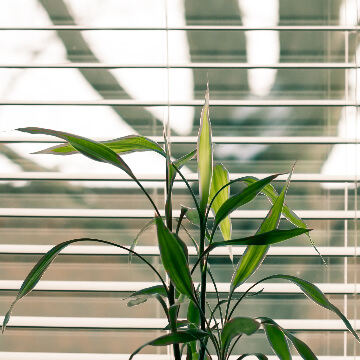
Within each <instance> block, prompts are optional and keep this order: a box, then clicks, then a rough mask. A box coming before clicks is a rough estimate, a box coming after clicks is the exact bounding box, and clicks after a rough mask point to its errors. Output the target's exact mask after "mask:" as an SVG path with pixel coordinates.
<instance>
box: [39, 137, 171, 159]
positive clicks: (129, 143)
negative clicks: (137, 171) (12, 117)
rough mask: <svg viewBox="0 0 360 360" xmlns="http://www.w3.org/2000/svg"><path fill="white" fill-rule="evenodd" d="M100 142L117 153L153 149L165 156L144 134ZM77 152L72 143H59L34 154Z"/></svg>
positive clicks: (155, 143)
mask: <svg viewBox="0 0 360 360" xmlns="http://www.w3.org/2000/svg"><path fill="white" fill-rule="evenodd" d="M101 144H103V145H106V146H107V147H108V148H110V149H111V150H113V151H114V152H116V153H117V154H122V155H124V154H130V153H133V152H137V151H155V152H157V153H159V154H160V155H162V156H165V152H164V150H163V149H162V147H161V146H160V145H159V144H158V143H157V142H155V141H153V140H151V139H149V138H147V137H145V136H139V135H129V136H124V137H121V138H118V139H113V140H107V141H101ZM77 153H78V151H77V150H76V149H75V148H74V147H73V146H72V145H69V144H60V145H56V146H52V147H50V148H48V149H45V150H41V151H38V152H36V153H35V154H53V155H72V154H77Z"/></svg>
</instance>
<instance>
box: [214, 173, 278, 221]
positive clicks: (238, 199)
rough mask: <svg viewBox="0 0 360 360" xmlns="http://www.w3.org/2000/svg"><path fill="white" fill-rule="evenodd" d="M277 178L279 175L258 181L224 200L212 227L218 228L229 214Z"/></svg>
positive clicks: (253, 197)
mask: <svg viewBox="0 0 360 360" xmlns="http://www.w3.org/2000/svg"><path fill="white" fill-rule="evenodd" d="M278 176H279V174H275V175H271V176H269V177H267V178H265V179H262V180H259V181H257V182H256V183H254V184H251V185H249V186H248V187H246V188H245V189H243V190H242V191H241V192H239V193H238V194H236V195H234V196H232V197H231V198H229V199H228V200H226V201H225V202H224V203H223V204H222V206H221V207H220V209H219V210H218V212H217V213H216V216H215V224H214V226H215V227H216V226H218V225H219V223H220V222H221V221H222V220H223V219H225V218H226V217H227V216H228V215H229V214H231V213H232V212H233V211H234V210H236V209H237V208H239V207H240V206H243V205H245V204H247V203H249V202H250V201H252V200H253V199H255V197H256V196H257V195H258V194H259V193H260V191H261V190H262V189H263V188H264V187H265V186H266V185H268V184H269V183H270V182H271V181H273V180H274V179H275V178H276V177H278ZM224 190H225V189H224Z"/></svg>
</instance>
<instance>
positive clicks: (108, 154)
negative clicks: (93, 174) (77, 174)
mask: <svg viewBox="0 0 360 360" xmlns="http://www.w3.org/2000/svg"><path fill="white" fill-rule="evenodd" d="M17 130H18V131H22V132H27V133H30V134H44V135H51V136H56V137H58V138H60V139H64V140H66V141H67V142H68V143H69V144H70V145H71V146H73V147H74V148H75V149H76V150H77V151H79V152H80V153H82V154H83V155H85V156H87V157H89V158H90V159H93V160H96V161H100V162H105V163H109V164H112V165H114V166H116V167H118V168H120V169H122V170H123V171H125V172H126V173H127V174H128V175H129V176H130V177H131V178H133V179H135V176H134V174H133V173H132V171H131V170H130V168H129V167H128V165H127V164H126V163H125V161H124V160H123V159H122V158H121V157H120V156H119V155H118V154H116V153H115V152H114V151H113V150H111V149H110V148H108V147H107V146H105V145H104V144H101V143H99V142H97V141H94V140H90V139H87V138H84V137H82V136H78V135H74V134H69V133H66V132H63V131H55V130H50V129H42V128H36V127H28V128H19V129H17Z"/></svg>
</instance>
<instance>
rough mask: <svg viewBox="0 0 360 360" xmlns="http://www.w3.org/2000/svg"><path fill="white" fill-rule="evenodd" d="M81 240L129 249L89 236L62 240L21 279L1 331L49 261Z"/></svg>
mask: <svg viewBox="0 0 360 360" xmlns="http://www.w3.org/2000/svg"><path fill="white" fill-rule="evenodd" d="M83 241H94V242H99V243H102V244H107V245H112V246H116V247H118V248H121V249H124V250H128V251H129V249H127V248H126V247H124V246H122V245H119V244H116V243H112V242H110V241H105V240H99V239H89V238H82V239H73V240H68V241H65V242H62V243H60V244H58V245H56V246H54V247H53V248H52V249H50V250H49V251H48V252H47V253H46V254H45V255H43V256H42V257H41V258H40V260H39V261H38V262H37V263H36V265H35V266H34V267H33V268H32V270H31V271H30V273H29V274H28V275H27V277H26V278H25V280H24V281H23V283H22V285H21V288H20V290H19V292H18V294H17V296H16V298H15V300H14V302H13V303H12V304H11V306H10V309H9V311H8V312H7V313H6V315H5V318H4V321H3V326H2V332H4V331H5V328H6V325H7V324H8V322H9V320H10V316H11V313H12V310H13V308H14V306H15V304H16V303H17V302H18V301H19V300H20V299H22V298H23V297H24V296H26V295H27V294H29V293H30V292H31V291H32V290H33V289H34V287H35V286H36V284H37V283H38V282H39V281H40V279H41V278H42V276H43V275H44V273H45V271H46V270H47V269H48V267H49V266H50V265H51V263H52V262H53V261H54V260H55V258H56V257H57V255H58V254H59V253H60V251H61V250H63V249H64V248H66V247H67V246H68V245H70V244H73V243H75V242H83ZM134 254H135V255H136V256H138V257H139V258H140V259H141V260H143V261H144V262H145V263H146V264H147V265H148V266H150V267H151V268H152V270H153V271H155V272H156V274H158V272H157V271H156V270H155V268H154V267H153V266H152V265H151V264H150V263H148V262H147V261H146V260H145V259H144V258H143V257H142V256H141V255H139V254H137V253H136V252H134ZM158 275H159V274H158ZM160 279H161V281H162V282H163V280H162V278H161V277H160ZM163 285H164V286H165V283H164V282H163ZM164 286H163V288H164V289H165V287H164Z"/></svg>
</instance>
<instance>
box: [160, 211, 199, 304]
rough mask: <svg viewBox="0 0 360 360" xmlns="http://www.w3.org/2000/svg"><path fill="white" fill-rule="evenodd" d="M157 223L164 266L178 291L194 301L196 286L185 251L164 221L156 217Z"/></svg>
mask: <svg viewBox="0 0 360 360" xmlns="http://www.w3.org/2000/svg"><path fill="white" fill-rule="evenodd" d="M155 221H156V226H157V234H158V241H159V248H160V255H161V261H162V264H163V266H164V268H165V270H166V272H167V274H168V275H169V277H170V279H171V281H172V282H173V284H174V285H175V287H176V289H177V290H178V291H179V292H180V293H182V294H184V295H187V296H188V297H189V298H191V299H194V286H193V282H192V279H191V276H190V270H189V267H188V264H187V259H186V255H185V253H184V250H183V248H182V246H181V245H180V244H179V241H178V240H177V238H176V237H175V236H174V234H173V233H172V232H170V231H169V229H168V228H167V227H166V226H165V225H164V223H163V221H162V219H161V218H159V217H156V220H155Z"/></svg>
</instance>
